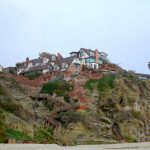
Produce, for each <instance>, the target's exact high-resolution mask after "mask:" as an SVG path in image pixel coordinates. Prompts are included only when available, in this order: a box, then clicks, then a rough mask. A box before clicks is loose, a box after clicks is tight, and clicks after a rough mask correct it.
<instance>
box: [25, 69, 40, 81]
mask: <svg viewBox="0 0 150 150" xmlns="http://www.w3.org/2000/svg"><path fill="white" fill-rule="evenodd" d="M41 74H42V73H41V72H36V71H35V72H30V73H27V74H25V75H24V76H25V77H27V78H28V79H29V80H33V79H35V78H37V77H39V76H40V75H41Z"/></svg>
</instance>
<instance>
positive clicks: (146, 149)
mask: <svg viewBox="0 0 150 150" xmlns="http://www.w3.org/2000/svg"><path fill="white" fill-rule="evenodd" d="M115 149H119V150H126V149H128V150H130V149H133V150H150V142H143V143H125V144H102V145H79V146H71V147H68V146H66V147H62V146H58V145H56V144H0V150H115Z"/></svg>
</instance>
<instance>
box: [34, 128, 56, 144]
mask: <svg viewBox="0 0 150 150" xmlns="http://www.w3.org/2000/svg"><path fill="white" fill-rule="evenodd" d="M52 132H53V130H52V128H48V129H40V128H35V131H34V133H35V135H34V141H35V142H36V143H42V142H44V141H47V142H48V143H54V141H53V138H52Z"/></svg>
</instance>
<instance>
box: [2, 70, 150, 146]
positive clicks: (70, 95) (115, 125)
mask: <svg viewBox="0 0 150 150" xmlns="http://www.w3.org/2000/svg"><path fill="white" fill-rule="evenodd" d="M32 88H33V87H32ZM41 92H43V93H45V94H40V95H36V96H33V97H31V96H28V93H27V91H26V90H25V89H24V88H23V86H22V85H20V83H18V82H16V81H15V80H14V79H10V78H6V77H1V78H0V117H1V118H2V119H1V120H0V129H1V130H0V132H1V133H0V141H1V142H8V141H9V140H10V139H15V140H16V142H34V143H45V142H46V143H57V144H60V145H75V144H95V143H117V142H139V141H149V140H150V121H149V120H150V111H149V110H150V81H149V80H141V79H139V78H138V77H137V76H136V75H135V74H134V73H131V72H125V71H120V72H119V73H115V74H110V73H109V74H107V73H105V74H102V73H100V72H97V73H86V72H85V73H83V74H82V75H77V76H74V77H72V79H71V80H70V81H68V82H64V81H63V80H60V79H59V80H55V81H53V82H52V81H51V82H49V83H47V84H45V85H44V86H43V88H42V91H41ZM54 93H56V94H54ZM41 95H42V96H41ZM40 96H41V97H40Z"/></svg>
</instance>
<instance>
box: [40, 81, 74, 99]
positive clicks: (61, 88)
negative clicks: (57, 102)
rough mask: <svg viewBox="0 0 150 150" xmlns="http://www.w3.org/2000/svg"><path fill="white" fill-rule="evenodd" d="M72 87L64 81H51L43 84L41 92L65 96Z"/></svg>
mask: <svg viewBox="0 0 150 150" xmlns="http://www.w3.org/2000/svg"><path fill="white" fill-rule="evenodd" d="M71 89H72V86H71V85H70V84H68V83H66V82H61V81H51V82H49V83H46V84H44V85H43V88H42V90H41V93H48V94H51V95H52V94H53V93H56V94H57V95H58V96H65V95H67V93H68V92H69V91H70V90H71Z"/></svg>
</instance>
